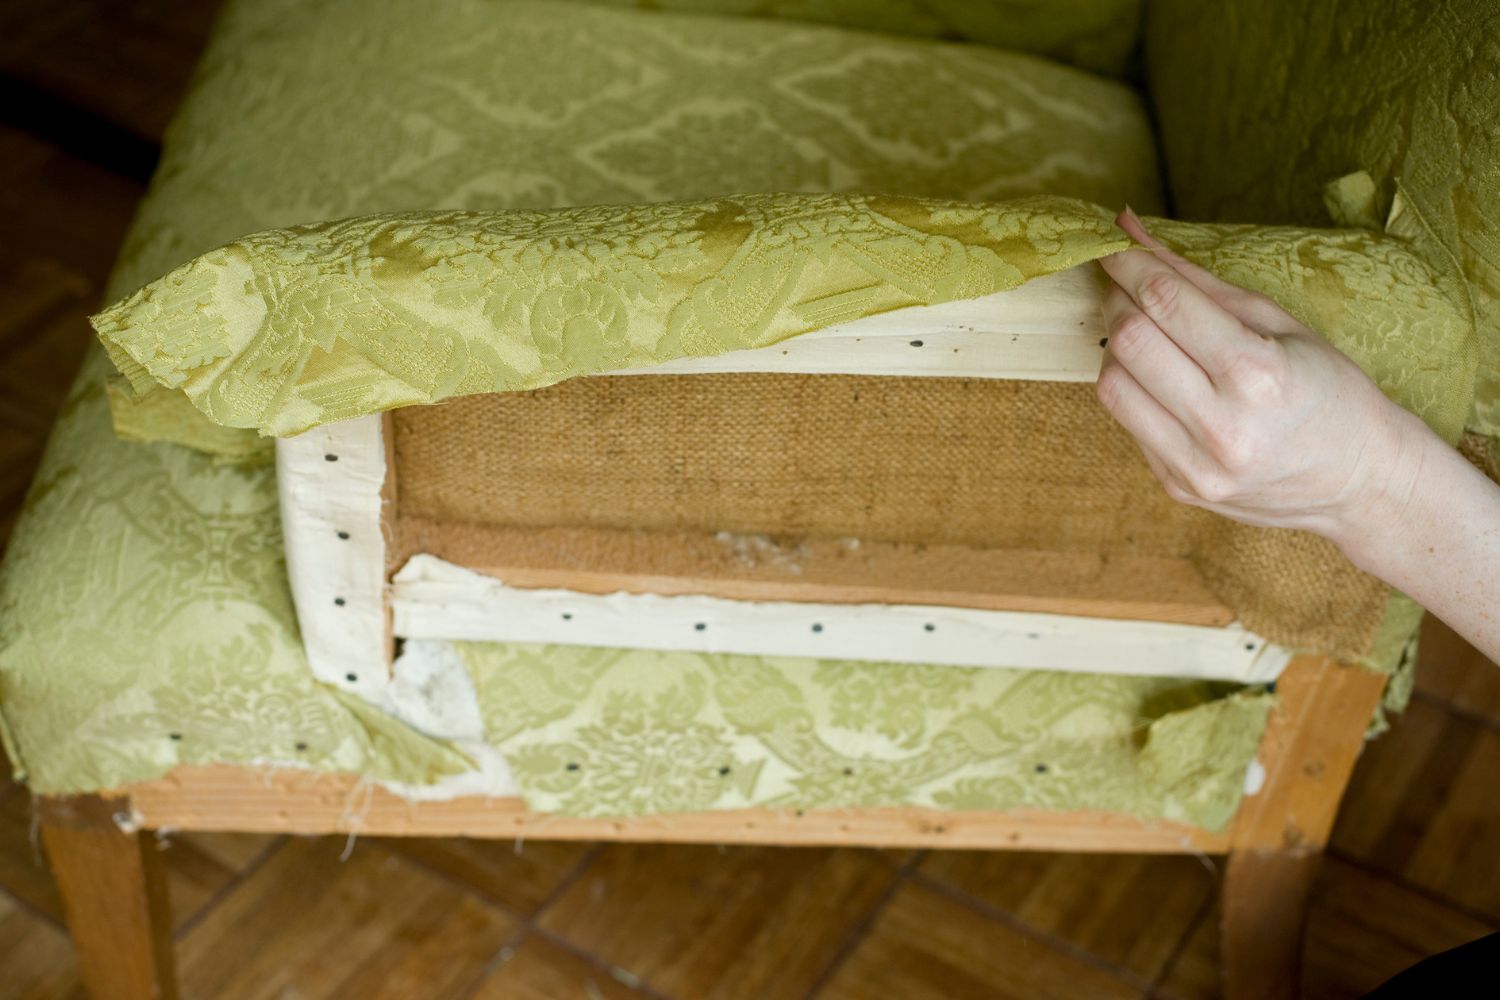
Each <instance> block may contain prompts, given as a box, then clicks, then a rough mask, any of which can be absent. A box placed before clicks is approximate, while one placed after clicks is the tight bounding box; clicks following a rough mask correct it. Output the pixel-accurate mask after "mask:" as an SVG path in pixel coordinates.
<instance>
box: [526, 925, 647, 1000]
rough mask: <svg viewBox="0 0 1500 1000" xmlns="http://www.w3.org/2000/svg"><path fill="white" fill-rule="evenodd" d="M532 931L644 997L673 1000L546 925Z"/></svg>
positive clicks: (626, 970) (622, 968) (631, 973)
mask: <svg viewBox="0 0 1500 1000" xmlns="http://www.w3.org/2000/svg"><path fill="white" fill-rule="evenodd" d="M532 933H534V934H535V935H536V936H537V937H539V938H541V939H542V940H544V941H546V942H548V943H549V944H552V945H555V946H557V947H559V948H561V949H562V950H564V951H566V952H567V953H568V954H570V955H572V956H574V957H575V958H578V959H580V960H582V961H584V962H586V963H588V965H589V967H590V968H594V969H598V970H599V971H600V972H602V973H604V974H605V975H607V976H609V978H610V979H612V980H614V981H615V982H617V983H619V984H620V985H622V986H625V987H628V988H629V989H631V990H634V991H635V992H637V993H639V994H641V995H642V996H644V997H650V998H651V1000H671V998H670V996H669V995H668V994H666V993H662V992H661V991H660V990H658V989H656V987H654V986H652V985H651V984H650V983H648V982H646V981H645V980H644V979H642V978H640V977H638V976H637V975H636V974H635V973H633V972H631V971H630V970H629V969H626V968H624V967H623V966H619V965H615V964H614V963H613V962H609V961H606V960H605V959H604V958H603V956H601V955H596V954H594V953H593V952H591V951H586V950H584V949H583V948H581V947H579V946H578V945H576V944H574V943H573V942H572V941H570V940H568V939H567V938H565V937H563V936H562V935H561V934H558V933H557V932H556V931H549V930H547V929H546V928H544V927H534V928H532ZM617 972H623V973H625V974H626V975H628V976H629V977H630V980H629V981H628V982H627V981H626V980H624V979H621V978H620V977H619V976H618V975H617V974H616V973H617Z"/></svg>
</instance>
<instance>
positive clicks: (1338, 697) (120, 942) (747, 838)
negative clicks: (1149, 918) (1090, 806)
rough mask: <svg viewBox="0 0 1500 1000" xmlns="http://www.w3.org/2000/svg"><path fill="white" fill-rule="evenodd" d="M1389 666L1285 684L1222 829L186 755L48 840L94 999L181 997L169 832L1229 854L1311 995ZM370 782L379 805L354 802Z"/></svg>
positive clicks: (1260, 950) (52, 817)
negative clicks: (586, 814) (807, 805)
mask: <svg viewBox="0 0 1500 1000" xmlns="http://www.w3.org/2000/svg"><path fill="white" fill-rule="evenodd" d="M1384 686H1385V677H1384V676H1383V675H1380V674H1376V673H1373V672H1371V671H1368V670H1365V669H1363V668H1361V667H1357V666H1346V665H1340V664H1336V663H1334V662H1332V661H1331V660H1328V659H1327V658H1324V657H1319V656H1299V657H1296V658H1295V659H1293V661H1292V662H1291V663H1290V664H1289V665H1288V667H1287V669H1286V671H1285V672H1284V673H1283V674H1282V677H1281V679H1280V681H1279V682H1278V685H1277V705H1276V707H1275V708H1274V709H1273V711H1272V714H1271V717H1270V720H1269V723H1268V725H1267V728H1266V732H1265V735H1264V737H1263V739H1262V742H1261V747H1260V751H1259V756H1258V759H1259V761H1260V762H1261V764H1262V765H1263V766H1264V768H1265V781H1264V783H1263V785H1262V787H1261V788H1260V789H1259V791H1258V792H1257V793H1256V794H1255V795H1251V796H1247V797H1246V798H1245V799H1244V800H1243V802H1242V804H1241V806H1240V808H1239V811H1238V813H1237V814H1236V816H1235V818H1234V819H1233V821H1232V822H1231V823H1230V825H1229V826H1228V828H1227V829H1226V830H1224V831H1222V832H1218V833H1213V832H1208V831H1205V830H1201V829H1197V828H1193V827H1188V826H1182V825H1178V824H1173V823H1166V822H1147V821H1142V820H1138V819H1134V818H1131V817H1128V816H1121V815H1117V814H1109V813H1050V812H1039V811H1029V810H1028V811H1015V812H978V811H951V812H950V811H938V810H929V809H911V808H900V809H895V808H892V809H839V810H814V811H808V812H805V813H802V814H797V813H795V812H792V811H783V810H768V809H746V810H737V811H730V812H710V813H695V814H679V815H659V816H646V817H638V818H630V819H578V818H572V817H563V816H553V815H546V814H542V813H535V812H530V811H528V810H527V809H526V807H525V805H524V803H522V802H521V800H519V799H516V798H466V799H455V800H451V801H445V802H412V801H408V800H406V799H402V798H400V797H398V796H396V795H394V794H392V793H389V792H386V791H384V790H383V789H380V788H371V787H365V788H360V787H359V784H360V782H359V779H358V778H357V776H354V775H348V774H316V773H311V772H300V771H292V770H274V771H268V770H266V769H263V768H256V767H249V766H213V767H179V768H177V769H176V770H175V771H173V772H171V773H170V774H168V775H167V776H166V777H164V778H161V779H159V780H156V781H148V782H142V783H140V784H136V785H130V786H127V787H124V788H121V789H118V790H117V791H115V792H114V793H111V794H106V795H89V796H74V797H41V798H39V799H38V812H39V815H40V821H41V828H42V839H43V842H44V844H45V846H46V850H47V854H48V856H49V857H50V859H51V862H52V868H53V872H54V875H55V878H56V880H57V884H58V888H59V891H60V892H61V895H62V899H63V905H64V911H65V914H66V917H67V922H68V926H69V929H70V930H71V932H72V935H73V940H74V943H75V945H76V947H77V949H78V955H79V962H80V965H81V970H82V975H83V980H84V983H85V985H86V986H87V987H88V989H89V991H90V993H91V994H92V995H93V996H96V997H101V998H104V997H108V998H111V1000H146V998H172V997H175V996H176V985H175V980H174V971H173V963H172V945H171V921H170V919H169V915H168V906H167V898H166V890H165V886H164V880H163V877H162V872H161V864H162V862H161V859H160V856H159V854H158V853H157V852H156V850H155V849H154V845H153V843H152V838H153V837H154V831H158V830H172V831H177V830H187V831H235V832H274V833H293V834H332V833H343V834H359V835H361V836H407V837H415V836H466V837H489V838H497V839H510V838H525V839H528V840H535V839H557V840H617V841H654V842H676V843H722V844H778V845H788V846H810V845H845V846H871V847H873V846H886V847H912V848H967V849H999V850H1056V851H1116V852H1126V853H1193V854H1216V855H1227V858H1228V862H1227V865H1226V866H1225V873H1224V890H1223V908H1222V909H1223V917H1222V924H1221V928H1220V933H1221V942H1222V956H1223V972H1224V981H1225V987H1226V995H1227V996H1228V997H1230V998H1231V1000H1243V998H1250V997H1282V996H1290V995H1293V994H1294V992H1295V988H1296V983H1297V974H1298V966H1299V959H1300V950H1301V943H1302V928H1303V918H1304V914H1305V911H1306V904H1307V899H1308V893H1309V891H1310V888H1311V885H1312V878H1313V875H1314V873H1315V871H1316V868H1317V861H1318V859H1319V857H1320V855H1321V852H1322V849H1323V846H1324V845H1325V844H1326V843H1327V840H1328V837H1329V833H1330V831H1331V830H1332V827H1333V820H1334V816H1335V814H1336V812H1337V809H1338V804H1339V800H1340V798H1341V797H1342V795H1343V792H1344V788H1345V786H1346V785H1347V783H1348V780H1349V776H1350V773H1351V772H1352V770H1353V767H1354V762H1355V760H1356V758H1357V757H1358V755H1359V751H1360V748H1361V746H1362V745H1363V743H1364V738H1365V732H1366V729H1367V727H1368V724H1369V721H1370V718H1371V715H1372V713H1373V712H1374V710H1375V707H1376V704H1377V703H1378V701H1379V699H1380V696H1381V692H1382V691H1383V689H1384ZM356 793H358V795H359V799H358V801H359V802H360V803H361V808H358V809H351V808H350V801H351V796H353V795H355V794H356Z"/></svg>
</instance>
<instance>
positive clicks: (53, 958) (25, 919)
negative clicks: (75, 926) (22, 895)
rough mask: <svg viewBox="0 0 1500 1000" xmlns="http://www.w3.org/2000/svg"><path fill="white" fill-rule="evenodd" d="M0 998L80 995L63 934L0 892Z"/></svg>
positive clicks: (60, 999) (47, 999)
mask: <svg viewBox="0 0 1500 1000" xmlns="http://www.w3.org/2000/svg"><path fill="white" fill-rule="evenodd" d="M0 996H4V997H5V998H6V1000H64V998H73V997H79V998H81V997H82V996H83V990H82V987H81V986H80V985H79V982H78V972H77V966H76V963H75V962H74V959H73V946H72V945H71V944H70V943H69V942H68V937H67V935H66V934H64V933H63V932H62V931H60V930H58V929H57V928H56V927H54V926H52V925H51V924H49V923H48V922H47V921H45V920H43V919H41V918H40V917H37V916H35V915H33V914H31V913H28V912H26V911H25V910H24V909H22V908H21V907H19V906H18V905H16V903H15V901H14V900H12V899H11V898H10V897H9V896H7V895H6V894H5V893H4V892H0Z"/></svg>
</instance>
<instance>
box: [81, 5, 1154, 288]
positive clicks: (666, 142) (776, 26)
mask: <svg viewBox="0 0 1500 1000" xmlns="http://www.w3.org/2000/svg"><path fill="white" fill-rule="evenodd" d="M335 52H336V53H338V58H337V60H336V61H334V60H330V59H329V53H335ZM314 94H315V95H317V97H316V99H310V95H314ZM1161 190H1162V185H1161V179H1160V177H1159V175H1158V172H1157V166H1156V155H1155V141H1154V138H1153V136H1152V133H1151V128H1150V123H1149V119H1148V117H1147V115H1146V112H1145V108H1144V105H1143V103H1142V100H1141V98H1140V96H1139V95H1138V94H1137V92H1136V91H1134V90H1132V89H1131V88H1130V87H1128V86H1126V85H1124V84H1121V83H1117V82H1113V81H1106V80H1102V79H1099V78H1096V77H1093V76H1091V75H1089V74H1087V73H1083V72H1080V71H1077V70H1074V69H1071V68H1069V67H1066V66H1061V65H1058V64H1054V63H1050V62H1048V61H1046V60H1043V59H1039V58H1035V57H1032V56H1027V55H1020V54H1016V53H1010V52H1004V51H1000V50H996V49H989V48H985V47H981V46H970V45H955V44H945V43H938V42H930V41H919V40H908V39H900V38H893V37H886V36H881V35H874V34H869V33H865V32H858V31H848V30H843V29H838V28H831V27H823V26H818V25H808V24H799V23H795V22H780V21H761V20H750V19H740V18H712V17H700V16H692V15H674V14H656V13H653V14H643V13H638V12H633V11H621V10H611V9H604V8H598V7H594V6H590V5H582V4H560V3H552V2H527V0H516V2H500V3H494V2H484V0H432V2H428V3H422V4H381V5H370V4H367V3H361V2H357V0H332V2H328V3H320V4H285V3H251V2H239V3H232V4H231V5H230V7H229V9H228V10H227V11H226V13H225V15H224V18H223V23H222V25H221V27H220V30H219V31H218V33H217V34H216V37H215V39H214V41H213V43H212V45H211V46H210V49H209V51H208V53H207V55H206V56H205V60H204V64H203V66H202V67H201V68H200V72H199V73H198V75H197V77H196V81H195V85H194V89H193V92H192V93H191V94H190V96H189V98H188V100H187V102H186V104H185V105H184V107H183V109H182V111H181V112H180V113H179V115H178V117H177V119H176V121H175V122H174V124H173V126H172V133H171V136H169V140H168V142H167V144H166V148H165V150H164V153H163V159H162V165H161V169H160V171H159V172H158V175H157V178H156V181H155V183H154V185H153V187H152V191H151V194H150V195H149V196H148V198H147V200H146V202H145V204H144V205H143V207H142V210H141V216H140V218H139V220H138V224H137V225H136V226H135V228H134V230H133V232H132V236H131V239H130V241H129V243H128V244H127V246H126V248H125V250H124V252H123V253H122V256H121V261H120V271H119V274H118V275H117V280H116V281H115V282H114V283H113V285H112V286H111V293H110V296H109V297H110V298H111V299H114V298H118V297H119V296H120V295H123V294H125V293H126V292H130V291H133V290H134V289H136V288H138V287H140V286H141V285H143V284H145V283H146V282H147V281H149V280H151V279H152V278H155V277H158V276H159V275H161V274H163V273H164V272H166V271H167V270H169V269H171V268H172V267H175V266H177V265H178V264H181V263H183V262H184V261H186V260H187V259H189V258H190V257H194V256H196V255H198V254H200V253H203V252H205V251H207V250H211V249H213V248H214V247H217V246H220V245H222V244H224V243H227V242H229V241H230V240H233V239H236V238H237V237H240V236H243V235H245V234H246V233H250V232H254V231H256V230H261V229H269V228H275V227H280V226H288V225H298V224H302V223H308V222H317V221H321V220H325V219H335V218H342V217H345V216H351V215H365V214H372V213H377V212H399V211H413V210H427V209H447V208H464V209H496V208H549V207H556V206H564V205H588V204H635V203H639V202H650V201H666V200H688V199H696V198H712V197H717V196H720V195H725V194H743V193H751V192H767V191H807V192H860V193H878V194H901V195H914V196H923V197H934V198H951V199H955V200H960V201H997V200H1001V199H1007V198H1014V197H1021V196H1026V195H1035V194H1053V195H1064V196H1069V197H1075V198H1081V199H1084V200H1087V201H1092V202H1096V203H1098V204H1101V205H1106V206H1112V207H1119V206H1122V205H1124V204H1125V203H1127V202H1128V203H1129V204H1131V205H1132V206H1133V207H1135V208H1136V209H1137V210H1138V211H1140V212H1141V213H1143V214H1151V213H1154V212H1157V211H1159V210H1160V208H1161V206H1162V198H1161Z"/></svg>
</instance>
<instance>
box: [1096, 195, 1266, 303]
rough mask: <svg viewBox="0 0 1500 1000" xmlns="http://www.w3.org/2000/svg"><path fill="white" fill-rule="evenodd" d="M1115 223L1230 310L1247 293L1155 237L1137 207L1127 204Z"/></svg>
mask: <svg viewBox="0 0 1500 1000" xmlns="http://www.w3.org/2000/svg"><path fill="white" fill-rule="evenodd" d="M1115 225H1117V226H1119V227H1120V228H1121V229H1123V230H1125V232H1127V233H1129V234H1130V238H1131V239H1133V240H1135V241H1136V242H1137V243H1139V244H1140V245H1141V246H1143V247H1145V248H1146V249H1148V250H1150V251H1151V252H1152V253H1154V254H1156V256H1157V257H1159V258H1161V259H1162V260H1164V261H1166V262H1167V263H1168V264H1171V265H1172V267H1174V268H1176V269H1177V271H1178V273H1179V274H1181V275H1182V276H1183V277H1184V278H1186V279H1187V280H1189V281H1191V282H1192V283H1193V284H1195V285H1197V286H1198V287H1199V288H1200V289H1201V290H1202V291H1203V293H1204V294H1205V295H1207V296H1208V297H1209V298H1211V299H1213V300H1214V301H1215V302H1217V303H1219V304H1220V305H1221V306H1224V307H1225V308H1226V309H1227V308H1229V303H1230V302H1232V301H1233V300H1234V299H1235V298H1237V297H1239V296H1240V295H1243V294H1244V289H1243V288H1240V287H1239V286H1237V285H1231V284H1230V283H1229V282H1227V281H1225V280H1224V279H1222V278H1220V277H1219V276H1218V275H1216V274H1214V273H1213V272H1212V271H1209V270H1206V269H1205V268H1201V267H1199V266H1198V265H1197V264H1194V263H1193V262H1192V261H1190V260H1188V259H1187V258H1186V257H1184V256H1182V255H1181V254H1179V253H1177V252H1176V251H1175V250H1173V249H1171V248H1170V247H1168V246H1167V245H1166V244H1165V243H1162V242H1161V241H1160V240H1158V239H1157V238H1156V237H1155V236H1152V235H1151V232H1150V231H1149V230H1148V229H1147V228H1146V224H1145V223H1144V222H1142V221H1141V217H1140V216H1139V215H1136V214H1135V211H1134V209H1131V208H1130V207H1128V206H1127V207H1126V209H1125V211H1123V212H1121V213H1120V214H1119V215H1118V216H1116V217H1115Z"/></svg>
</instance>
